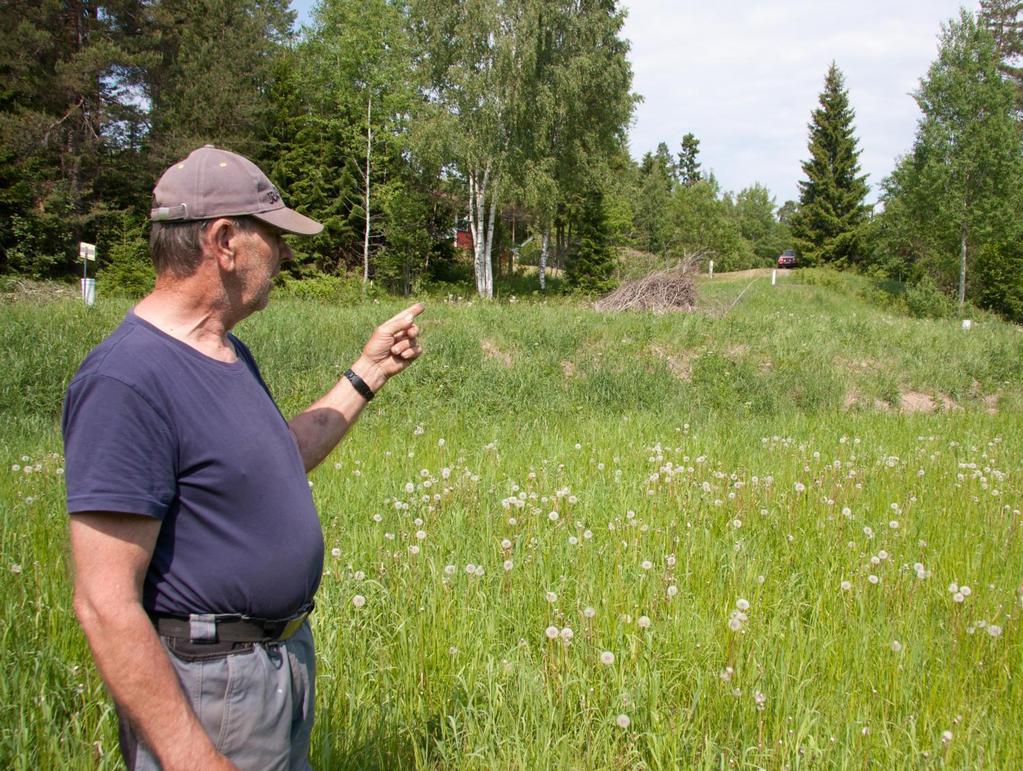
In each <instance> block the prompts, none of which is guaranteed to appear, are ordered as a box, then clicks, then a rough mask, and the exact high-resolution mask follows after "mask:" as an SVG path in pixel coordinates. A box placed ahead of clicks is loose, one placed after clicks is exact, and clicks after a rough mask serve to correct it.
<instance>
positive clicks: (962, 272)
mask: <svg viewBox="0 0 1023 771" xmlns="http://www.w3.org/2000/svg"><path fill="white" fill-rule="evenodd" d="M967 232H968V231H967V228H966V223H963V227H962V230H961V231H960V246H959V313H960V315H961V314H962V312H963V308H964V306H965V305H966V236H967Z"/></svg>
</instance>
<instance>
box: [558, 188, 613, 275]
mask: <svg viewBox="0 0 1023 771" xmlns="http://www.w3.org/2000/svg"><path fill="white" fill-rule="evenodd" d="M574 236H575V238H574V241H573V244H572V249H571V250H570V251H569V255H568V263H567V264H566V265H565V277H566V279H567V281H568V285H569V286H571V287H572V288H574V289H578V290H580V291H582V292H586V293H590V294H599V293H602V292H606V291H608V290H609V289H610V288H611V287H612V286H613V284H614V271H615V253H614V250H613V249H612V248H611V242H610V238H609V231H608V225H607V212H606V211H605V210H604V196H603V194H602V193H601V192H600V191H592V192H590V193H589V195H587V196H586V197H585V198H584V199H583V201H582V206H581V207H580V210H579V216H578V218H577V219H576V229H575V234H574Z"/></svg>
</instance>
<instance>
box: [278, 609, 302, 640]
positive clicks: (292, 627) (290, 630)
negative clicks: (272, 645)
mask: <svg viewBox="0 0 1023 771" xmlns="http://www.w3.org/2000/svg"><path fill="white" fill-rule="evenodd" d="M307 618H309V612H308V611H306V612H305V613H302V614H301V615H298V616H296V617H295V618H293V619H291V620H290V621H289V622H288V623H287V624H285V625H284V629H282V630H281V634H280V636H279V637H278V638H277V639H278V640H287V639H288V638H289V637H291V636H292V635H293V634H295V632H297V631H298V630H299V629H301V628H302V624H304V623H305V620H306V619H307Z"/></svg>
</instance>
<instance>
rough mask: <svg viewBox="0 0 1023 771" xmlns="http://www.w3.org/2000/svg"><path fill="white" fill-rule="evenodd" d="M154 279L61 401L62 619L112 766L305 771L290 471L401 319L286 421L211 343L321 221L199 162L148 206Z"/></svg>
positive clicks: (317, 563)
mask: <svg viewBox="0 0 1023 771" xmlns="http://www.w3.org/2000/svg"><path fill="white" fill-rule="evenodd" d="M151 218H152V220H153V226H152V233H151V236H150V248H151V252H152V258H153V262H154V265H155V267H156V272H157V279H156V286H155V288H154V289H153V291H152V292H151V293H150V294H149V295H148V296H146V297H145V298H144V299H143V300H142V301H141V302H139V304H138V305H137V306H135V308H134V309H133V310H132V311H129V313H128V315H127V316H126V318H125V320H124V322H123V323H122V324H121V326H120V327H118V329H117V330H115V331H114V332H113V333H112V334H111V335H110V337H108V338H107V339H106V340H104V341H103V342H102V343H100V345H99V346H97V347H96V348H95V349H94V350H93V351H92V352H91V353H90V354H89V356H88V357H87V358H86V360H85V362H84V363H83V364H82V367H81V369H80V370H79V372H78V374H77V375H76V376H75V378H74V379H73V380H72V382H71V384H70V386H69V387H68V393H67V399H66V402H65V406H64V418H63V431H64V442H65V454H66V478H67V491H68V511H69V513H70V515H71V517H70V519H71V524H70V535H71V557H72V561H73V563H74V569H75V576H74V590H75V598H74V606H75V612H76V614H77V616H78V619H79V621H80V623H81V625H82V628H83V630H84V631H85V635H86V638H87V639H88V641H89V646H90V648H91V649H92V654H93V658H94V659H95V661H96V665H97V667H98V668H99V671H100V673H101V675H102V676H103V679H104V681H105V682H106V684H107V687H108V688H109V690H110V693H111V695H112V696H113V698H114V701H115V704H116V706H117V713H118V717H119V722H120V741H121V751H122V754H123V755H124V759H125V762H126V763H127V765H128V767H129V768H132V769H153V768H163V769H166V770H167V771H171V770H172V769H221V768H251V769H260V770H261V771H262V770H263V769H286V768H308V750H309V737H310V732H311V729H312V711H313V692H314V681H315V665H314V660H313V649H312V635H311V633H310V630H309V623H308V620H307V616H308V613H309V611H310V610H311V608H312V599H313V595H314V593H315V591H316V588H317V586H318V584H319V580H320V573H321V569H322V566H323V536H322V532H321V530H320V525H319V520H318V517H317V513H316V509H315V507H314V505H313V501H312V496H311V494H310V491H309V485H308V482H307V480H306V472H307V471H309V470H310V469H312V468H314V467H315V466H316V465H318V464H319V463H320V462H321V461H322V460H323V459H324V458H325V457H326V456H327V454H328V453H329V452H330V451H331V450H332V449H333V448H334V447H335V445H337V443H338V442H339V441H340V439H341V438H342V437H343V436H344V434H345V432H346V431H347V430H348V428H349V427H350V426H351V425H352V423H353V422H354V421H355V419H356V418H357V417H358V415H359V413H360V411H361V410H362V408H363V406H365V403H366V402H367V401H368V400H369V399H371V398H372V397H373V395H374V393H375V392H377V391H378V390H379V389H380V388H381V387H382V386H383V384H384V383H385V382H386V381H387V380H388V379H389V378H390V377H393V376H394V375H396V374H398V373H399V372H401V371H402V370H404V369H405V368H406V367H407V366H409V365H410V364H411V362H412V361H413V360H415V359H416V358H417V357H418V356H419V355H420V353H421V352H422V350H421V348H420V346H419V342H418V334H419V330H418V328H417V327H416V324H415V317H416V316H417V315H418V314H419V313H420V312H421V311H422V310H423V308H422V306H421V305H418V304H417V305H413V306H412V307H410V308H408V309H407V310H405V311H403V312H402V313H400V314H398V315H397V316H395V317H394V318H392V319H391V320H390V321H387V322H385V323H384V324H382V325H381V326H380V327H379V328H377V329H376V330H375V331H374V332H373V334H372V336H371V337H370V339H369V342H368V343H367V344H366V346H365V348H364V349H363V352H362V355H361V356H360V357H359V359H358V361H356V362H355V363H354V364H353V365H352V367H351V369H349V370H348V371H347V372H346V373H345V377H343V378H341V379H340V380H339V381H338V383H337V384H336V385H335V386H334V387H333V388H332V389H331V390H330V391H329V392H327V393H326V394H325V395H324V396H323V397H322V398H321V399H319V400H318V401H317V402H315V403H314V404H313V405H312V406H310V407H309V408H308V409H307V410H305V411H304V412H302V413H301V414H299V415H298V416H296V417H294V418H292V419H291V420H290V421H287V422H286V421H285V419H284V418H283V417H282V416H281V413H280V412H279V411H278V409H277V406H276V405H275V404H274V402H273V399H272V397H271V396H270V393H269V390H268V389H267V387H266V385H265V383H264V382H263V380H262V378H261V376H260V374H259V370H258V369H257V367H256V364H255V361H254V360H253V358H252V355H251V354H250V353H249V351H248V349H247V348H246V347H245V346H244V345H243V344H242V343H241V342H240V341H239V340H238V339H237V338H236V337H234V336H233V335H232V334H230V330H231V329H232V328H233V327H234V326H235V325H236V324H237V323H238V322H239V321H241V320H242V319H244V318H245V317H247V316H249V315H250V314H252V313H253V312H255V311H258V310H260V309H262V308H264V307H266V304H267V298H268V293H269V291H270V286H271V284H272V282H273V279H274V276H275V275H276V274H277V272H278V270H279V268H280V264H281V262H282V261H283V260H285V259H287V258H289V257H290V256H291V255H290V251H289V249H288V247H287V245H286V244H285V243H284V241H283V240H282V233H285V232H287V233H295V234H302V235H312V234H315V233H318V232H319V231H320V230H321V229H322V227H323V226H322V225H320V224H319V223H317V222H314V221H313V220H311V219H308V218H307V217H304V216H302V215H301V214H298V213H297V212H295V211H292V210H291V209H288V208H286V207H285V205H284V203H283V201H282V200H281V197H280V194H279V193H278V192H277V190H276V189H275V188H274V187H273V185H272V184H271V183H270V181H269V180H268V179H267V178H266V176H265V175H264V174H263V173H262V172H261V171H260V170H259V169H258V168H257V167H256V166H255V165H254V164H253V163H252V162H251V161H249V160H247V159H245V158H243V157H241V156H239V155H235V154H234V153H229V152H226V151H224V150H219V149H217V148H214V147H213V146H211V145H207V146H205V147H203V148H200V149H198V150H196V151H194V152H193V153H192V154H191V155H189V156H188V158H186V159H185V160H183V161H181V162H180V163H178V164H175V165H174V166H172V167H171V168H170V169H168V170H167V171H166V172H165V173H164V175H163V176H162V177H161V178H160V181H159V182H158V183H157V185H156V189H155V190H154V208H153V210H152V217H151Z"/></svg>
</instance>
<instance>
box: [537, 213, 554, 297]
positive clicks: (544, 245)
mask: <svg viewBox="0 0 1023 771" xmlns="http://www.w3.org/2000/svg"><path fill="white" fill-rule="evenodd" d="M550 248H551V226H550V225H544V227H543V236H542V237H541V239H540V291H543V290H545V289H547V253H548V252H549V251H550Z"/></svg>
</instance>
